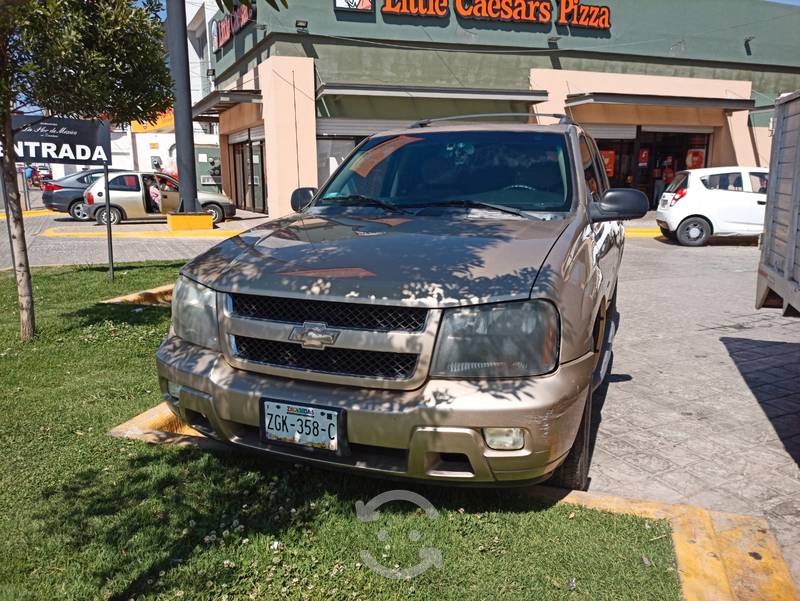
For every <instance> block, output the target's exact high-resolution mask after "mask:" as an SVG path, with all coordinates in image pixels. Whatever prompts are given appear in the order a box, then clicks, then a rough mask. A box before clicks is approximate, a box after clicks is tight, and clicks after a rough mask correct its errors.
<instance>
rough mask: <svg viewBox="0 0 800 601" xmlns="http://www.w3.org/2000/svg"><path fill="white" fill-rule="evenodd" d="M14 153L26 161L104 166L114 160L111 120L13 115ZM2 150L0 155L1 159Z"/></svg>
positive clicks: (19, 158) (0, 148)
mask: <svg viewBox="0 0 800 601" xmlns="http://www.w3.org/2000/svg"><path fill="white" fill-rule="evenodd" d="M11 125H12V127H13V128H14V130H16V132H17V133H16V134H14V154H15V155H16V159H17V160H19V161H24V162H33V161H42V162H48V163H60V164H67V165H103V164H105V163H108V162H110V161H111V133H110V132H111V129H110V127H109V124H108V121H91V120H88V119H67V118H63V117H36V116H33V115H30V116H23V115H13V116H12V117H11ZM2 154H3V153H2V147H0V156H2Z"/></svg>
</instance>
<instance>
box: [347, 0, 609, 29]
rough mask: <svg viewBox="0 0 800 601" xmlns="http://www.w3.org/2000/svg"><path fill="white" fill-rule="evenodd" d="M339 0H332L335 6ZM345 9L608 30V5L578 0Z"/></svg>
mask: <svg viewBox="0 0 800 601" xmlns="http://www.w3.org/2000/svg"><path fill="white" fill-rule="evenodd" d="M342 1H343V0H336V2H335V4H334V7H335V8H345V7H343V6H341V5H340V2H342ZM344 1H345V2H347V3H348V8H347V9H348V10H352V11H357V12H358V11H361V12H368V11H369V12H371V11H373V10H374V7H375V4H377V3H378V2H381V3H382V5H381V13H383V14H384V15H398V16H407V17H439V18H444V17H447V16H448V15H449V14H450V11H451V10H452V11H453V12H454V13H455V14H456V16H457V17H459V18H461V19H476V20H480V21H499V22H506V23H536V24H547V23H552V22H555V24H556V25H559V26H565V27H579V28H583V29H594V30H599V31H608V30H610V29H611V9H610V8H609V7H607V6H598V5H595V4H586V3H584V2H581V1H580V0H559V1H558V2H556V1H554V0H360V1H359V2H358V4H355V5H353V6H352V7H350V6H349V4H350V1H349V0H344Z"/></svg>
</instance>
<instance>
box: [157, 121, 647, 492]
mask: <svg viewBox="0 0 800 601" xmlns="http://www.w3.org/2000/svg"><path fill="white" fill-rule="evenodd" d="M291 200H292V207H293V208H294V209H295V211H297V214H295V215H292V216H288V217H285V218H282V219H279V220H275V221H272V222H269V223H266V224H264V225H262V226H259V227H256V228H255V229H253V230H250V231H249V232H247V233H244V234H242V235H240V236H238V237H235V238H233V239H230V240H228V241H226V242H223V243H222V244H220V245H218V246H216V247H215V248H214V249H212V250H211V251H209V252H207V253H205V254H203V255H200V256H199V257H198V258H196V259H194V260H193V261H191V262H190V263H189V264H188V265H186V266H185V267H184V268H183V270H182V272H181V275H180V278H179V279H178V282H177V284H176V287H175V291H174V296H173V314H172V329H171V331H170V334H169V335H168V337H167V338H166V340H165V341H164V343H163V344H162V346H161V347H160V349H159V351H158V353H157V363H158V372H159V376H160V383H161V389H162V392H163V394H164V398H165V400H166V401H167V403H168V404H169V406H170V407H171V408H172V410H173V411H174V412H175V414H176V415H177V416H179V417H180V419H181V420H183V421H184V422H185V423H187V424H191V425H192V426H193V427H194V428H196V429H198V430H200V431H202V432H204V433H206V434H208V435H209V436H214V437H217V438H219V439H222V440H224V441H228V442H230V443H232V444H234V445H238V446H240V447H245V448H248V449H253V450H257V451H262V452H265V453H267V454H268V455H271V456H273V457H277V458H283V459H287V460H290V461H293V462H297V461H307V462H311V463H314V464H318V465H322V466H329V467H338V468H343V469H348V470H353V471H359V472H362V473H365V474H373V475H384V476H390V477H404V478H411V479H421V480H434V481H442V482H458V483H470V482H472V483H479V484H482V485H486V484H501V483H521V482H536V481H541V480H543V479H547V478H548V477H550V476H552V475H554V474H555V478H556V479H555V482H556V483H558V484H560V485H562V486H569V487H573V488H584V487H585V486H586V484H587V474H588V466H589V453H590V451H589V447H590V437H591V416H592V411H591V409H592V391H593V390H595V389H596V388H597V386H599V385H600V383H601V382H602V381H603V379H604V378H605V375H606V373H607V372H608V368H609V364H610V360H611V344H612V341H613V338H614V334H615V331H616V323H617V320H616V319H615V316H616V312H617V305H616V298H617V274H618V270H619V265H620V261H621V258H622V251H623V245H624V228H623V227H622V225H621V224H620V223H619V221H620V220H622V219H633V218H639V217H641V216H643V215H644V214H645V213H646V212H647V209H648V202H647V198H646V197H645V196H644V195H643V194H642V193H641V192H638V191H636V190H628V189H622V190H610V189H608V179H607V177H606V174H605V170H604V168H603V162H602V159H601V157H600V153H599V152H598V150H597V146H596V145H595V143H594V141H593V140H592V139H591V138H590V137H589V136H588V134H586V133H585V132H584V131H583V130H582V129H581V128H580V127H579V126H577V125H575V124H574V123H572V122H571V121H569V120H567V119H566V118H563V122H562V123H561V124H559V125H550V126H546V125H508V124H506V125H491V124H486V125H470V126H458V125H446V124H444V123H437V122H424V123H422V124H419V126H418V127H413V128H410V129H407V130H402V131H395V132H390V133H384V134H379V135H374V136H372V137H370V138H368V139H367V140H366V141H365V142H363V143H362V144H360V145H359V146H358V147H357V148H356V149H355V150H354V151H353V153H352V154H351V155H350V156H349V158H348V159H347V160H346V161H344V163H343V165H342V166H341V167H340V168H339V169H338V170H337V171H336V173H334V175H333V176H332V178H331V179H330V180H329V181H328V182H327V183H326V184H325V185H324V186H323V188H322V189H321V190H320V191H315V190H313V189H300V190H298V191H296V192H295V194H294V195H293V196H292V199H291Z"/></svg>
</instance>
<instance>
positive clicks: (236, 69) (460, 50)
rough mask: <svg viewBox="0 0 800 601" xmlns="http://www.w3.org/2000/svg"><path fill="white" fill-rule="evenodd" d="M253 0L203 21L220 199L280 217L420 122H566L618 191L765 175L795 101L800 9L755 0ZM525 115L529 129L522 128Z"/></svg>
mask: <svg viewBox="0 0 800 601" xmlns="http://www.w3.org/2000/svg"><path fill="white" fill-rule="evenodd" d="M289 6H290V7H289V9H282V10H275V9H274V8H272V7H271V6H270V5H269V4H268V3H267V2H265V1H264V0H258V1H257V2H255V3H253V5H252V6H250V7H248V6H240V7H238V8H237V9H236V10H235V11H234V12H233V13H232V14H227V15H222V14H219V13H217V14H216V15H215V16H214V17H213V18H212V19H211V20H210V22H209V25H208V28H209V31H208V48H209V56H210V60H211V69H212V70H213V73H214V78H213V81H212V82H210V84H209V88H208V92H207V94H206V95H205V96H204V97H203V98H202V99H200V100H199V101H198V102H196V103H195V105H194V117H195V119H196V120H197V121H198V122H203V123H209V122H211V123H216V124H218V127H219V134H220V159H221V162H222V166H221V176H222V186H223V189H224V191H225V192H226V193H227V194H228V195H229V196H231V197H232V198H233V199H234V200H235V201H236V203H237V205H239V206H240V207H242V208H248V209H253V210H257V211H263V212H268V213H269V214H271V215H274V216H279V215H283V214H286V213H288V212H289V211H290V208H289V197H290V195H291V192H292V190H293V189H295V188H297V187H300V186H317V185H318V184H321V183H322V182H323V181H324V180H325V179H326V178H327V177H328V175H329V174H330V173H331V172H332V170H334V169H335V168H336V167H337V166H338V164H339V163H340V162H341V161H342V160H343V158H344V157H345V156H347V154H348V153H349V152H350V151H351V150H352V149H353V148H354V147H355V145H356V144H358V143H359V141H360V140H362V139H363V138H364V137H365V136H368V135H370V134H372V133H374V132H376V131H381V130H384V129H389V128H395V127H398V126H400V127H402V126H405V125H407V124H408V123H410V122H412V121H414V120H417V119H423V118H431V117H444V116H453V115H465V114H475V113H508V112H513V113H521V114H522V115H523V117H522V118H523V119H530V120H532V121H541V122H546V121H545V120H546V119H547V118H548V117H546V116H545V115H546V114H550V113H563V114H567V115H569V116H571V117H572V118H573V119H574V120H575V121H577V122H579V123H581V124H582V125H583V126H584V127H585V128H586V129H587V130H588V131H589V132H590V133H592V135H593V136H594V137H595V139H596V140H597V141H598V145H599V147H600V149H601V151H602V154H603V158H604V160H605V162H606V169H607V172H608V174H609V177H610V179H611V181H612V182H613V183H614V184H615V185H619V186H624V185H629V186H635V187H638V188H640V189H642V190H643V191H644V192H645V193H646V194H647V195H648V196H649V197H651V198H655V197H656V196H657V195H658V194H659V192H660V191H661V190H662V189H663V187H664V186H665V185H667V184H668V183H669V180H670V178H671V177H672V175H673V174H674V172H675V171H677V170H680V169H684V168H687V167H695V168H697V167H703V166H723V165H729V164H740V165H757V166H767V164H768V162H769V146H770V142H771V138H770V132H769V123H770V111H769V105H771V104H772V103H773V102H774V100H775V98H776V97H777V96H778V95H780V94H781V93H785V92H790V91H793V90H795V89H798V88H800V37H799V36H797V35H796V32H797V31H800V7H797V6H791V5H787V4H781V3H775V2H769V1H766V0H703V2H696V1H692V0H672V1H671V2H663V0H639V1H637V2H634V1H632V0H604V1H603V2H602V3H601V2H600V1H599V0H542V1H536V2H534V1H531V0H290V2H289ZM526 115H527V116H526Z"/></svg>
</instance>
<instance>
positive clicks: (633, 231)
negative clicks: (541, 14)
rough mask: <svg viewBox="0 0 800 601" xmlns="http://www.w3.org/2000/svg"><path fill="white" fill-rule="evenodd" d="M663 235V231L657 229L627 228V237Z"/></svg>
mask: <svg viewBox="0 0 800 601" xmlns="http://www.w3.org/2000/svg"><path fill="white" fill-rule="evenodd" d="M660 233H661V230H660V229H659V228H657V227H630V228H629V227H626V228H625V235H626V236H627V235H628V234H650V235H654V236H655V235H658V234H660Z"/></svg>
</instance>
